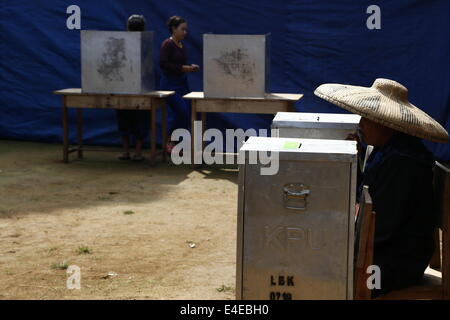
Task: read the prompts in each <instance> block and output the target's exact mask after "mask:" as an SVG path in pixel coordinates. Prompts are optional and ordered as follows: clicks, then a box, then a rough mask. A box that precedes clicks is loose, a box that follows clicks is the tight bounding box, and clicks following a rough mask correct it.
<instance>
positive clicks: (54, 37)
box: [0, 0, 450, 161]
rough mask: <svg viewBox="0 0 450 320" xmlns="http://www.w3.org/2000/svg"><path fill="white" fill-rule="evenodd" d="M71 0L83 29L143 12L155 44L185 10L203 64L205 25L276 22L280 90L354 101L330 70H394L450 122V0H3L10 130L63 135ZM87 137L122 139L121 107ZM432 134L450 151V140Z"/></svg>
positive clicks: (193, 48)
mask: <svg viewBox="0 0 450 320" xmlns="http://www.w3.org/2000/svg"><path fill="white" fill-rule="evenodd" d="M72 4H75V5H78V6H79V7H80V8H81V28H82V29H96V30H124V28H125V21H126V19H127V17H128V16H129V15H131V14H133V13H140V14H143V15H145V17H146V19H147V22H148V27H147V30H153V31H155V32H156V42H155V50H156V52H158V51H159V45H160V43H161V42H162V41H163V40H164V39H165V38H167V37H168V32H167V30H166V27H165V22H166V20H167V18H168V17H169V16H171V15H175V14H176V15H181V16H183V17H185V18H186V19H187V20H188V22H189V32H190V35H189V37H188V39H187V40H186V46H187V48H188V50H189V55H190V60H191V61H190V62H191V63H197V64H200V65H202V34H203V33H207V32H213V33H227V34H233V33H240V34H246V33H247V34H262V33H269V32H270V33H271V34H272V38H271V74H270V77H271V79H270V81H271V91H272V92H287V93H304V94H305V96H304V98H303V99H301V100H300V101H299V102H298V103H297V105H296V108H297V110H298V111H306V112H335V113H337V112H344V111H343V110H342V109H340V108H338V107H335V106H333V105H331V104H329V103H327V102H325V101H322V100H321V99H319V98H317V97H315V96H314V94H313V91H314V89H315V88H316V87H317V86H318V85H320V84H322V83H325V82H338V83H348V84H355V85H364V86H370V85H371V84H372V82H373V80H374V79H375V78H378V77H385V78H390V79H394V80H396V81H399V82H400V83H402V84H404V85H405V86H406V87H407V88H408V89H409V92H410V101H411V102H412V103H414V104H415V105H417V106H419V107H420V108H422V109H423V110H424V111H426V112H427V113H428V114H430V115H431V116H432V117H434V118H435V119H436V120H437V121H439V122H440V123H441V124H442V125H443V126H444V127H446V129H447V130H448V131H450V130H449V129H450V81H449V79H450V1H449V0H395V1H393V0H378V1H372V0H370V1H366V0H358V1H355V0H340V1H335V0H328V1H326V0H324V1H319V0H292V1H269V0H262V1H261V0H260V1H226V0H214V1H211V0H194V1H186V0H174V1H162V0H160V1H148V0H146V1H144V0H140V1H139V0H127V1H122V0H101V1H88V0H54V1H44V0H33V1H31V0H2V1H1V2H0V6H1V8H0V37H1V44H0V45H1V48H0V55H1V56H0V57H1V59H0V65H1V69H0V80H1V89H0V90H1V93H0V138H2V139H18V140H35V141H48V142H60V141H61V135H62V129H61V98H60V97H57V96H54V95H53V94H52V91H53V90H57V89H62V88H69V87H80V86H81V80H80V39H79V37H80V36H79V33H80V32H79V31H78V30H68V29H67V27H66V19H67V17H68V15H67V14H66V9H67V7H68V6H69V5H72ZM371 4H377V5H378V6H380V8H381V23H382V24H381V27H382V29H381V30H368V29H367V27H366V20H367V18H368V16H369V14H367V13H366V9H367V7H368V6H369V5H371ZM157 61H158V55H156V56H155V62H157ZM157 77H158V75H157ZM190 86H191V90H193V91H201V90H202V87H203V84H202V74H201V73H197V74H194V75H192V76H190ZM74 118H75V117H74V115H73V116H72V124H73V125H74V124H75V123H74ZM270 122H271V117H270V116H266V115H237V114H210V115H209V116H208V126H211V127H218V128H221V129H224V128H238V127H240V128H244V129H247V128H256V129H258V128H269V126H270ZM74 131H75V130H74V127H73V129H72V131H71V135H70V139H71V141H74V139H75V132H74ZM85 142H86V143H87V144H102V145H103V144H104V145H117V144H119V137H118V134H117V131H116V124H115V114H114V112H113V111H111V110H106V111H105V110H86V111H85ZM427 146H428V147H429V148H430V150H432V151H433V152H434V154H435V156H436V157H437V158H438V159H440V160H442V161H450V146H449V144H435V143H428V142H427Z"/></svg>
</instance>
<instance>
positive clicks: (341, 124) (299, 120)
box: [272, 112, 361, 130]
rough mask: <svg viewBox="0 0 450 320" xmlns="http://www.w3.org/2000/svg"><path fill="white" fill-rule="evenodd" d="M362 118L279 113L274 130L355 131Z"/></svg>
mask: <svg viewBox="0 0 450 320" xmlns="http://www.w3.org/2000/svg"><path fill="white" fill-rule="evenodd" d="M360 119H361V116H359V115H357V114H342V113H307V112H278V113H277V114H276V116H275V118H274V119H273V122H272V127H273V128H332V129H350V130H352V129H355V130H356V128H357V127H358V124H359V120H360Z"/></svg>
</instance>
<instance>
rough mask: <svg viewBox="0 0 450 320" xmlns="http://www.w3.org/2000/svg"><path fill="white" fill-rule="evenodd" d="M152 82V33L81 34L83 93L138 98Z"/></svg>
mask: <svg viewBox="0 0 450 320" xmlns="http://www.w3.org/2000/svg"><path fill="white" fill-rule="evenodd" d="M154 79H155V76H154V66H153V32H152V31H145V32H127V31H95V30H82V31H81V87H82V91H83V92H84V93H111V94H140V93H145V92H149V91H154V89H155V80H154Z"/></svg>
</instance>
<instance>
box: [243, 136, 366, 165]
mask: <svg viewBox="0 0 450 320" xmlns="http://www.w3.org/2000/svg"><path fill="white" fill-rule="evenodd" d="M252 151H258V152H259V151H262V152H269V151H270V152H277V153H278V154H279V159H280V160H311V161H351V162H353V161H356V155H357V148H356V141H353V140H325V139H295V138H275V137H250V138H249V139H248V140H247V141H246V142H245V143H244V144H243V145H242V148H241V149H240V153H241V154H242V152H244V153H245V157H246V158H248V153H249V152H252Z"/></svg>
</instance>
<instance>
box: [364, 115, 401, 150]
mask: <svg viewBox="0 0 450 320" xmlns="http://www.w3.org/2000/svg"><path fill="white" fill-rule="evenodd" d="M359 128H360V129H361V136H362V137H361V138H362V139H363V140H364V142H365V143H366V144H370V145H372V146H375V147H381V146H383V145H384V144H385V143H386V142H387V141H388V140H389V139H390V137H391V136H392V134H393V132H394V130H393V129H391V128H388V127H385V126H383V125H381V124H378V123H376V122H373V121H371V120H369V119H367V118H361V120H360V121H359Z"/></svg>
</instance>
